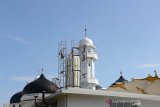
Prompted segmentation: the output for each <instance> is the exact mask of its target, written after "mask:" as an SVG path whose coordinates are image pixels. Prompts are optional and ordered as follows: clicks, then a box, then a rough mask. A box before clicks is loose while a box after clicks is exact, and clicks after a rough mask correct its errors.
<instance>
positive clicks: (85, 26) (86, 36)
mask: <svg viewBox="0 0 160 107" xmlns="http://www.w3.org/2000/svg"><path fill="white" fill-rule="evenodd" d="M84 35H85V38H87V27H86V25H85V33H84Z"/></svg>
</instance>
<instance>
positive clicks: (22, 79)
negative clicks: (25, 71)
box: [11, 76, 34, 82]
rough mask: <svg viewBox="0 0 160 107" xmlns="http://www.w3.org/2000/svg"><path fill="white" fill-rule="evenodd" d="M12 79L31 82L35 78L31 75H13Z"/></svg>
mask: <svg viewBox="0 0 160 107" xmlns="http://www.w3.org/2000/svg"><path fill="white" fill-rule="evenodd" d="M11 79H12V80H15V81H22V82H31V81H32V80H34V77H31V76H13V77H11Z"/></svg>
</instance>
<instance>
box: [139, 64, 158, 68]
mask: <svg viewBox="0 0 160 107" xmlns="http://www.w3.org/2000/svg"><path fill="white" fill-rule="evenodd" d="M158 66H159V64H142V65H141V66H140V67H141V68H155V67H158Z"/></svg>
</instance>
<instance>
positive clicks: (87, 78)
mask: <svg viewBox="0 0 160 107" xmlns="http://www.w3.org/2000/svg"><path fill="white" fill-rule="evenodd" d="M85 31H86V30H85ZM95 49H96V47H95V46H94V44H93V41H92V40H91V39H89V38H88V37H87V36H86V33H85V38H83V39H82V40H80V42H79V54H80V60H81V80H80V84H81V88H87V89H95V87H96V86H97V85H98V80H97V79H96V78H95V61H96V60H97V54H96V51H95Z"/></svg>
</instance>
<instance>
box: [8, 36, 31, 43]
mask: <svg viewBox="0 0 160 107" xmlns="http://www.w3.org/2000/svg"><path fill="white" fill-rule="evenodd" d="M7 38H8V39H10V40H14V41H18V42H21V43H23V44H26V45H29V42H28V41H27V40H25V39H24V38H21V37H18V36H8V37H7Z"/></svg>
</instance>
